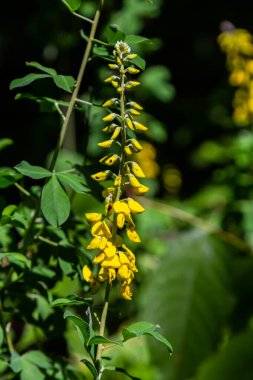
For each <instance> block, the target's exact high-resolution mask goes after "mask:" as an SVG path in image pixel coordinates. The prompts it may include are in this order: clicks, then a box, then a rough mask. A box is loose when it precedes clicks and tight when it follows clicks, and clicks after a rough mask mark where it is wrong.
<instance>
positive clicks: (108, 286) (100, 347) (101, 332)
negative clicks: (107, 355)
mask: <svg viewBox="0 0 253 380" xmlns="http://www.w3.org/2000/svg"><path fill="white" fill-rule="evenodd" d="M110 291H111V284H109V281H108V282H107V284H106V289H105V302H104V307H103V311H102V316H101V321H100V329H99V335H101V336H104V333H105V324H106V318H107V312H108V306H109V297H110ZM102 353H103V345H102V344H99V345H98V350H97V356H96V361H97V362H99V361H100V360H101V357H102Z"/></svg>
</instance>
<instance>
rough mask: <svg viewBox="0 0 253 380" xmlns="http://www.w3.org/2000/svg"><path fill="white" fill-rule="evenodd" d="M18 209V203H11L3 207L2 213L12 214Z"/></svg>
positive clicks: (4, 214) (5, 214)
mask: <svg viewBox="0 0 253 380" xmlns="http://www.w3.org/2000/svg"><path fill="white" fill-rule="evenodd" d="M16 209H17V206H16V205H9V206H7V207H5V208H4V209H3V211H2V215H3V216H11V215H12V214H13V213H14V211H15V210H16Z"/></svg>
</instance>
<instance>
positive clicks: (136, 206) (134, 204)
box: [127, 198, 145, 214]
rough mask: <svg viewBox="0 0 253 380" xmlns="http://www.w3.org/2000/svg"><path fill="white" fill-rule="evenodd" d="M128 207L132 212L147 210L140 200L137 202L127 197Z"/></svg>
mask: <svg viewBox="0 0 253 380" xmlns="http://www.w3.org/2000/svg"><path fill="white" fill-rule="evenodd" d="M127 203H128V207H129V209H130V211H131V212H133V213H134V214H139V213H141V212H143V211H145V209H144V207H142V205H141V204H140V203H138V202H136V201H135V200H134V199H133V198H128V199H127Z"/></svg>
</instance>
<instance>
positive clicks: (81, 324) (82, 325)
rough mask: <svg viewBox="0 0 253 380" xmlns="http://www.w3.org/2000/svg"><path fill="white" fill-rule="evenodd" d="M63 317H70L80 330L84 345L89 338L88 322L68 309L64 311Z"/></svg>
mask: <svg viewBox="0 0 253 380" xmlns="http://www.w3.org/2000/svg"><path fill="white" fill-rule="evenodd" d="M63 317H64V318H68V319H70V320H71V321H72V322H73V323H74V324H75V325H76V326H77V327H78V328H79V330H80V332H81V340H82V344H83V345H86V344H87V342H88V340H89V338H90V327H89V324H88V323H87V322H86V321H84V320H83V319H81V318H79V317H77V316H76V315H75V314H73V313H71V312H70V311H68V310H67V311H65V313H64V315H63Z"/></svg>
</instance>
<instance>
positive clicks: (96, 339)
mask: <svg viewBox="0 0 253 380" xmlns="http://www.w3.org/2000/svg"><path fill="white" fill-rule="evenodd" d="M101 343H102V344H108V343H110V344H116V345H118V346H122V345H123V342H122V341H120V340H117V341H116V340H111V339H108V338H105V337H104V336H100V335H95V336H93V337H92V338H90V339H89V341H88V345H89V346H90V345H92V344H96V345H97V344H101Z"/></svg>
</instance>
